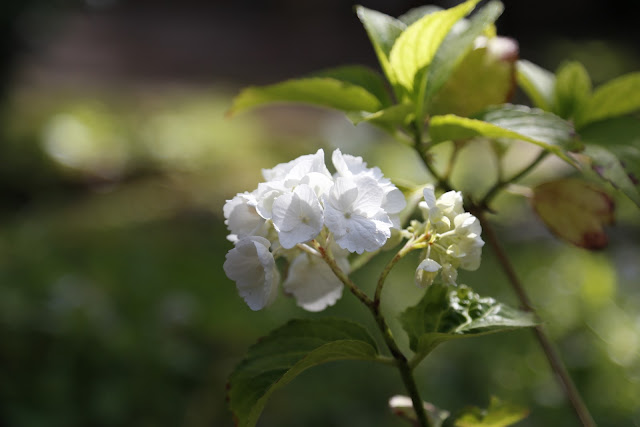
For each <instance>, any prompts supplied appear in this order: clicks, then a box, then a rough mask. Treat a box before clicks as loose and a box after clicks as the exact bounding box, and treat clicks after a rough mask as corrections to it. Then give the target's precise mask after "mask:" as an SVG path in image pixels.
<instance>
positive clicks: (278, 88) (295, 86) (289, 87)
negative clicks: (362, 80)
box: [227, 77, 382, 115]
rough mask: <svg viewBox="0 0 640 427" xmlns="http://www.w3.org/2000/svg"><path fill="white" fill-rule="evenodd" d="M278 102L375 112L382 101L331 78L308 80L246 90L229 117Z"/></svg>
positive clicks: (310, 78)
mask: <svg viewBox="0 0 640 427" xmlns="http://www.w3.org/2000/svg"><path fill="white" fill-rule="evenodd" d="M275 102H300V103H305V104H312V105H317V106H320V107H326V108H334V109H336V110H341V111H361V110H363V111H371V112H373V111H378V110H379V109H380V108H381V107H382V103H381V102H380V100H379V99H378V98H377V97H376V96H375V95H374V94H372V93H371V92H369V91H368V90H366V89H365V88H363V87H362V86H358V85H354V84H352V83H349V82H345V81H341V80H337V79H333V78H328V77H309V78H302V79H294V80H287V81H284V82H282V83H276V84H273V85H270V86H261V87H255V86H254V87H249V88H246V89H244V90H243V91H242V92H240V94H239V95H238V96H236V97H235V99H234V100H233V106H232V107H231V109H230V110H229V112H228V113H227V114H229V115H233V114H236V113H239V112H242V111H247V110H250V109H252V108H255V107H258V106H261V105H264V104H269V103H275Z"/></svg>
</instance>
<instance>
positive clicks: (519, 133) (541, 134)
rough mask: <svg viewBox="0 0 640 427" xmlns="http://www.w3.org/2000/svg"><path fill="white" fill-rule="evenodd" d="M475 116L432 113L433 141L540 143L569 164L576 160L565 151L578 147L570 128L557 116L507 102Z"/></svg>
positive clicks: (431, 135)
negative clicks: (478, 140) (505, 139)
mask: <svg viewBox="0 0 640 427" xmlns="http://www.w3.org/2000/svg"><path fill="white" fill-rule="evenodd" d="M475 117H476V118H466V117H459V116H455V115H453V114H447V115H444V116H433V117H432V118H431V120H430V124H429V135H430V137H431V141H432V143H434V144H437V143H439V142H444V141H456V140H462V139H469V138H474V137H485V138H507V139H516V140H522V141H527V142H530V143H532V144H536V145H539V146H541V147H542V148H544V149H545V150H548V151H550V152H552V153H553V154H555V155H557V156H558V157H560V158H562V159H564V160H565V161H567V162H568V163H569V164H571V165H573V164H574V163H575V162H574V161H573V159H571V158H570V157H568V156H567V154H566V151H567V150H574V149H576V148H577V147H576V144H577V143H576V141H575V140H574V139H573V128H572V126H571V124H570V123H568V122H566V121H565V120H562V119H561V118H560V117H558V116H555V115H553V114H551V113H547V112H544V111H542V110H538V109H535V108H529V107H525V106H522V105H510V104H506V105H503V106H500V107H496V108H492V109H490V110H487V111H486V112H484V113H481V114H479V115H477V116H475Z"/></svg>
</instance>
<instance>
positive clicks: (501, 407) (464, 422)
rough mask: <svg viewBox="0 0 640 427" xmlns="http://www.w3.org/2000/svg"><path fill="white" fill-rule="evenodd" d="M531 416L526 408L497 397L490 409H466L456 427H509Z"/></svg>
mask: <svg viewBox="0 0 640 427" xmlns="http://www.w3.org/2000/svg"><path fill="white" fill-rule="evenodd" d="M527 415H529V410H528V409H527V408H525V407H522V406H519V405H514V404H511V403H506V402H502V401H501V400H500V399H498V398H497V397H494V396H492V397H491V403H490V404H489V408H487V409H486V410H485V409H480V408H478V407H470V408H466V409H465V410H463V411H462V413H461V414H460V415H459V416H458V417H457V418H456V420H455V422H454V426H455V427H507V426H510V425H513V424H515V423H517V422H518V421H521V420H523V419H524V418H526V417H527Z"/></svg>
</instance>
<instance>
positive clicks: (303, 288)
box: [283, 253, 348, 311]
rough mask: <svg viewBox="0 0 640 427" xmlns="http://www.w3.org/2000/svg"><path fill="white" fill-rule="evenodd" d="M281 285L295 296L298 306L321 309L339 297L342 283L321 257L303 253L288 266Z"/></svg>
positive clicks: (332, 303) (310, 309)
mask: <svg viewBox="0 0 640 427" xmlns="http://www.w3.org/2000/svg"><path fill="white" fill-rule="evenodd" d="M339 263H341V264H342V263H344V262H340V261H339ZM347 267H348V263H347ZM283 287H284V290H285V292H286V293H288V294H291V295H293V296H294V297H295V299H296V302H297V304H298V305H299V306H300V307H302V308H304V309H305V310H308V311H322V310H324V309H325V308H327V307H328V306H331V305H334V304H335V303H336V301H337V300H338V299H340V297H341V296H342V289H343V284H342V282H341V281H340V280H339V279H338V278H337V277H336V275H335V274H333V271H332V270H331V268H330V267H329V266H328V265H327V264H326V263H325V262H324V261H323V260H322V259H319V258H317V257H312V256H309V255H308V254H304V253H303V254H301V255H299V256H298V257H296V259H294V260H293V262H292V263H291V265H290V266H289V276H288V277H287V280H286V281H285V282H284V283H283Z"/></svg>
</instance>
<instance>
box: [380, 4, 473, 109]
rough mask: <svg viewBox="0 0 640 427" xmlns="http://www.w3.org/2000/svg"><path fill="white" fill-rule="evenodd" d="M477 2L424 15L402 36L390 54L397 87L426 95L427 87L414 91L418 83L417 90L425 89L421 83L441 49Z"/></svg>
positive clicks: (415, 93)
mask: <svg viewBox="0 0 640 427" xmlns="http://www.w3.org/2000/svg"><path fill="white" fill-rule="evenodd" d="M478 1H479V0H468V1H466V2H464V3H462V4H460V5H458V6H456V7H453V8H451V9H447V10H442V11H439V12H434V13H430V14H428V15H425V16H424V17H422V18H421V19H419V20H418V21H416V22H414V23H413V24H411V25H410V26H409V27H408V28H407V29H406V30H405V31H404V32H403V33H402V34H400V36H399V37H398V39H397V40H396V42H395V44H394V45H393V48H392V49H391V53H390V54H389V61H390V66H391V69H392V70H393V74H394V78H395V79H396V81H395V82H394V83H398V84H400V85H401V86H402V87H404V88H405V89H406V90H407V92H408V93H410V94H411V93H413V94H414V95H417V92H419V91H420V90H422V91H424V87H422V88H420V87H418V88H416V87H415V86H416V82H417V84H418V86H424V84H423V83H421V82H420V80H425V83H426V73H425V71H426V68H427V66H428V65H429V64H430V63H431V61H432V60H433V57H434V56H435V54H436V51H437V50H438V47H440V44H441V43H442V41H443V40H444V38H445V37H446V36H447V33H449V30H451V27H452V26H453V24H455V23H456V22H457V21H459V20H460V19H461V18H463V17H464V16H466V15H467V14H469V12H471V11H472V10H473V8H474V7H475V5H476V4H477V3H478ZM418 74H420V75H418ZM421 95H423V93H422V94H421ZM414 99H417V98H414Z"/></svg>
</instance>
